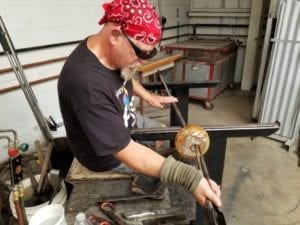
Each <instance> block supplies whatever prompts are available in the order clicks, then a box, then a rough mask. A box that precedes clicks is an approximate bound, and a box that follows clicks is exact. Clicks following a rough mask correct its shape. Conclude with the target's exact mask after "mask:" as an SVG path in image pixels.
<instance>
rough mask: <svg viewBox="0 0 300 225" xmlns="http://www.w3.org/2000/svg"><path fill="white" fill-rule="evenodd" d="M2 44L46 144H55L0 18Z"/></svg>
mask: <svg viewBox="0 0 300 225" xmlns="http://www.w3.org/2000/svg"><path fill="white" fill-rule="evenodd" d="M0 42H1V45H2V47H3V50H4V52H5V53H6V55H7V58H8V60H9V62H10V64H11V66H12V68H13V70H14V72H15V75H16V77H17V80H18V81H19V84H20V86H21V88H22V90H23V93H24V95H25V97H26V99H27V101H28V103H29V106H30V107H31V110H32V112H33V114H34V116H35V118H36V120H37V122H38V125H39V127H40V129H41V132H42V134H43V135H44V137H45V139H46V142H49V141H51V142H53V136H52V134H51V133H50V131H49V128H48V125H47V123H46V121H45V118H44V116H43V114H42V112H41V110H40V108H39V106H38V102H37V99H36V97H35V95H34V93H33V90H32V88H31V87H30V85H29V83H28V81H27V79H26V76H25V73H24V70H23V68H22V65H21V63H20V61H19V58H18V56H17V54H16V50H15V48H14V45H13V42H12V40H11V38H10V36H9V33H8V31H7V29H6V27H5V24H4V22H3V20H2V18H1V16H0Z"/></svg>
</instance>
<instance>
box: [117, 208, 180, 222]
mask: <svg viewBox="0 0 300 225" xmlns="http://www.w3.org/2000/svg"><path fill="white" fill-rule="evenodd" d="M179 214H180V209H179V208H169V209H157V210H140V211H131V212H126V213H122V217H123V218H124V219H126V220H128V221H140V220H151V219H159V218H165V217H172V216H177V215H179Z"/></svg>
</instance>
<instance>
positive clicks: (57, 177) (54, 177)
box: [48, 169, 63, 205]
mask: <svg viewBox="0 0 300 225" xmlns="http://www.w3.org/2000/svg"><path fill="white" fill-rule="evenodd" d="M49 173H50V182H51V185H52V187H53V192H52V195H51V197H50V199H49V203H48V205H50V204H51V203H52V201H53V199H54V197H55V195H56V193H57V192H58V190H59V187H60V184H61V182H62V180H63V177H62V176H61V173H60V171H59V170H55V169H51V170H50V172H49Z"/></svg>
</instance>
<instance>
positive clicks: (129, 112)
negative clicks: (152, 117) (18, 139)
mask: <svg viewBox="0 0 300 225" xmlns="http://www.w3.org/2000/svg"><path fill="white" fill-rule="evenodd" d="M116 96H117V98H118V99H119V101H120V102H121V104H122V103H123V106H124V111H123V121H124V126H125V127H128V126H129V127H134V125H135V123H136V115H135V112H134V110H133V97H131V99H130V96H129V95H128V91H127V89H126V87H125V86H124V85H122V86H121V87H120V88H119V90H117V92H116Z"/></svg>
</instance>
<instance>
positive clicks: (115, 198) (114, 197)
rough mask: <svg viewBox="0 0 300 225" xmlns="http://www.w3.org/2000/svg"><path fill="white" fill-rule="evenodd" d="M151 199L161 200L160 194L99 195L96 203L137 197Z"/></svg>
mask: <svg viewBox="0 0 300 225" xmlns="http://www.w3.org/2000/svg"><path fill="white" fill-rule="evenodd" d="M145 198H146V199H148V198H149V199H153V200H161V199H162V196H161V194H150V195H131V196H112V197H100V198H98V199H97V200H96V202H97V203H103V202H121V201H133V200H138V199H145Z"/></svg>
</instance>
